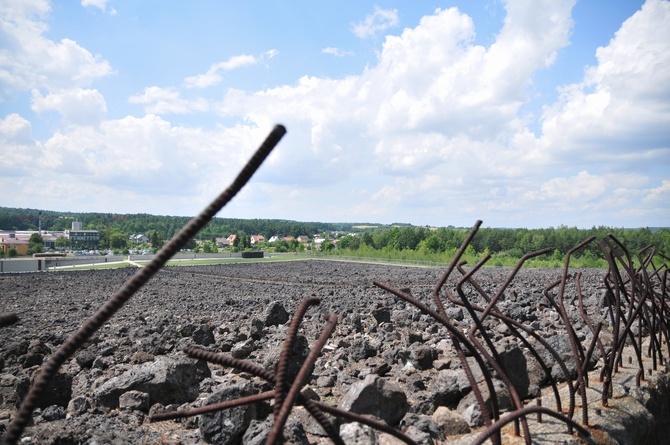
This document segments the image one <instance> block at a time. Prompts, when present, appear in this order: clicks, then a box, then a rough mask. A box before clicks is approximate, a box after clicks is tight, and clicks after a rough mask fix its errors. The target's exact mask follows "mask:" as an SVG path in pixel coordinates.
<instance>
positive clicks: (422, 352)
mask: <svg viewBox="0 0 670 445" xmlns="http://www.w3.org/2000/svg"><path fill="white" fill-rule="evenodd" d="M436 355H437V354H436V353H435V350H434V349H433V348H431V347H430V346H426V345H419V346H414V345H412V347H410V359H411V360H412V364H413V365H414V367H415V368H416V369H420V370H422V371H424V370H427V369H431V368H432V367H433V361H434V360H435V356H436Z"/></svg>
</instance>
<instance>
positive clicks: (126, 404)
mask: <svg viewBox="0 0 670 445" xmlns="http://www.w3.org/2000/svg"><path fill="white" fill-rule="evenodd" d="M149 400H150V397H149V394H147V393H145V392H142V391H128V392H124V393H123V394H121V395H120V396H119V408H121V409H126V410H130V411H142V412H148V411H149V406H150V405H149Z"/></svg>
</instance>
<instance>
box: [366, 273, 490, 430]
mask: <svg viewBox="0 0 670 445" xmlns="http://www.w3.org/2000/svg"><path fill="white" fill-rule="evenodd" d="M373 284H374V285H375V286H377V287H380V288H382V289H384V290H385V291H387V292H390V293H392V294H393V295H395V296H397V297H399V298H401V299H403V300H405V301H406V302H408V303H410V304H412V305H414V306H416V307H417V308H418V309H419V310H420V311H421V312H423V313H424V314H427V315H430V316H431V317H433V318H434V319H435V320H437V321H438V322H440V323H441V324H442V325H443V326H445V327H446V328H447V331H448V332H449V336H450V338H451V340H452V342H453V343H454V347H456V351H457V352H459V347H460V345H461V344H463V345H465V347H466V348H467V349H468V352H470V353H471V354H472V356H473V357H474V359H475V360H476V361H477V365H479V368H480V369H481V371H482V374H483V375H484V380H485V381H486V385H487V388H488V390H489V393H490V394H491V400H492V401H493V400H494V399H495V396H494V394H495V389H494V387H493V381H492V380H491V376H490V373H489V371H488V369H487V367H486V364H485V362H484V359H482V357H481V356H480V355H479V352H478V350H477V348H475V347H474V345H472V343H471V342H470V340H469V339H468V338H467V337H466V336H465V334H463V333H462V332H461V331H459V330H458V329H456V327H455V326H454V325H452V324H451V323H450V322H449V320H447V317H446V316H443V315H441V314H439V313H438V312H436V311H434V310H433V309H431V308H430V307H428V306H426V305H425V304H424V303H422V302H420V301H419V300H417V299H415V298H414V297H412V296H411V295H409V294H407V293H405V292H402V291H400V290H397V289H394V288H393V287H391V286H389V285H387V284H385V283H382V282H381V281H374V282H373ZM459 360H460V361H461V364H462V366H463V369H464V371H465V372H466V376H467V378H468V381H469V383H470V386H471V388H472V391H473V393H474V394H475V398H476V399H477V404H478V405H479V408H480V410H481V412H482V417H483V418H484V424H486V425H490V424H491V417H490V413H489V410H488V407H487V406H486V404H485V403H484V399H483V398H482V395H481V392H480V391H479V388H478V386H477V382H476V381H475V380H474V377H473V376H472V373H471V372H468V371H469V365H468V362H467V360H466V359H465V355H464V354H462V351H460V353H459ZM492 414H493V415H494V417H495V418H496V420H497V417H496V416H497V414H498V410H497V409H494V410H493V413H492ZM494 442H495V443H500V440H499V438H496V439H494Z"/></svg>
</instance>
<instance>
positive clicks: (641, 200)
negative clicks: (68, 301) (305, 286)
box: [0, 0, 670, 228]
mask: <svg viewBox="0 0 670 445" xmlns="http://www.w3.org/2000/svg"><path fill="white" fill-rule="evenodd" d="M275 123H282V124H284V125H285V126H286V127H287V129H288V133H287V135H286V136H285V137H284V139H283V140H282V142H281V143H280V144H279V146H278V147H277V148H276V149H275V152H274V153H273V154H272V155H271V157H270V158H269V159H268V161H267V162H266V163H265V164H264V165H263V167H262V168H261V170H260V171H259V172H258V173H257V175H256V176H254V178H252V181H251V182H250V184H249V185H248V186H247V187H246V188H245V189H244V190H243V191H242V192H241V193H240V194H239V195H238V196H237V197H236V198H235V200H234V201H233V202H232V203H231V204H230V205H229V206H228V207H226V208H225V209H224V210H223V211H222V212H221V213H220V215H219V216H224V217H231V218H280V219H291V220H298V221H324V222H378V223H393V222H403V223H412V224H417V225H431V226H446V225H455V226H467V227H469V226H471V225H472V224H473V223H474V221H476V220H477V219H481V220H483V221H484V225H485V226H490V227H529V228H533V227H557V226H559V225H568V226H577V227H583V228H588V227H591V226H594V225H595V226H599V225H606V226H613V227H645V226H668V225H669V224H668V221H670V2H669V1H667V0H647V1H585V0H584V1H577V2H575V1H573V0H569V1H564V0H534V1H529V0H508V1H501V0H495V1H479V2H472V1H426V2H411V3H410V2H399V1H378V2H365V1H341V2H314V1H299V2H284V3H281V4H279V3H278V2H270V1H257V2H230V1H205V0H203V1H198V2H164V1H158V0H154V1H137V0H134V1H122V0H82V1H81V2H72V1H67V2H66V1H52V2H49V1H46V0H24V1H22V2H15V1H11V0H0V191H1V192H2V194H1V196H2V199H0V205H2V206H8V207H22V208H39V209H45V210H56V211H74V212H113V213H151V214H161V215H184V216H191V215H194V214H197V213H198V212H199V211H200V210H201V209H202V208H203V207H204V206H206V205H207V204H208V203H209V201H210V200H211V199H213V198H214V197H215V196H216V195H217V194H218V193H219V192H220V191H221V190H222V189H223V188H225V187H226V186H227V185H228V184H229V183H230V181H231V180H232V179H233V178H234V176H235V175H236V173H237V171H238V170H239V168H240V167H241V166H242V165H243V164H244V163H245V162H246V160H247V159H248V157H249V156H250V155H251V153H252V152H253V151H254V150H255V149H256V147H257V146H258V144H259V143H260V142H261V141H262V140H263V139H264V138H265V136H266V135H267V133H268V132H269V131H270V130H271V128H272V126H273V125H274V124H275Z"/></svg>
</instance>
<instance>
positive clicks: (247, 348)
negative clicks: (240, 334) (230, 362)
mask: <svg viewBox="0 0 670 445" xmlns="http://www.w3.org/2000/svg"><path fill="white" fill-rule="evenodd" d="M254 349H256V343H255V342H254V341H253V340H252V339H250V338H248V339H246V340H244V341H241V342H239V343H235V345H234V346H233V348H232V349H231V350H230V355H232V356H233V358H239V359H243V358H247V357H249V355H251V353H252V352H254Z"/></svg>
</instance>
